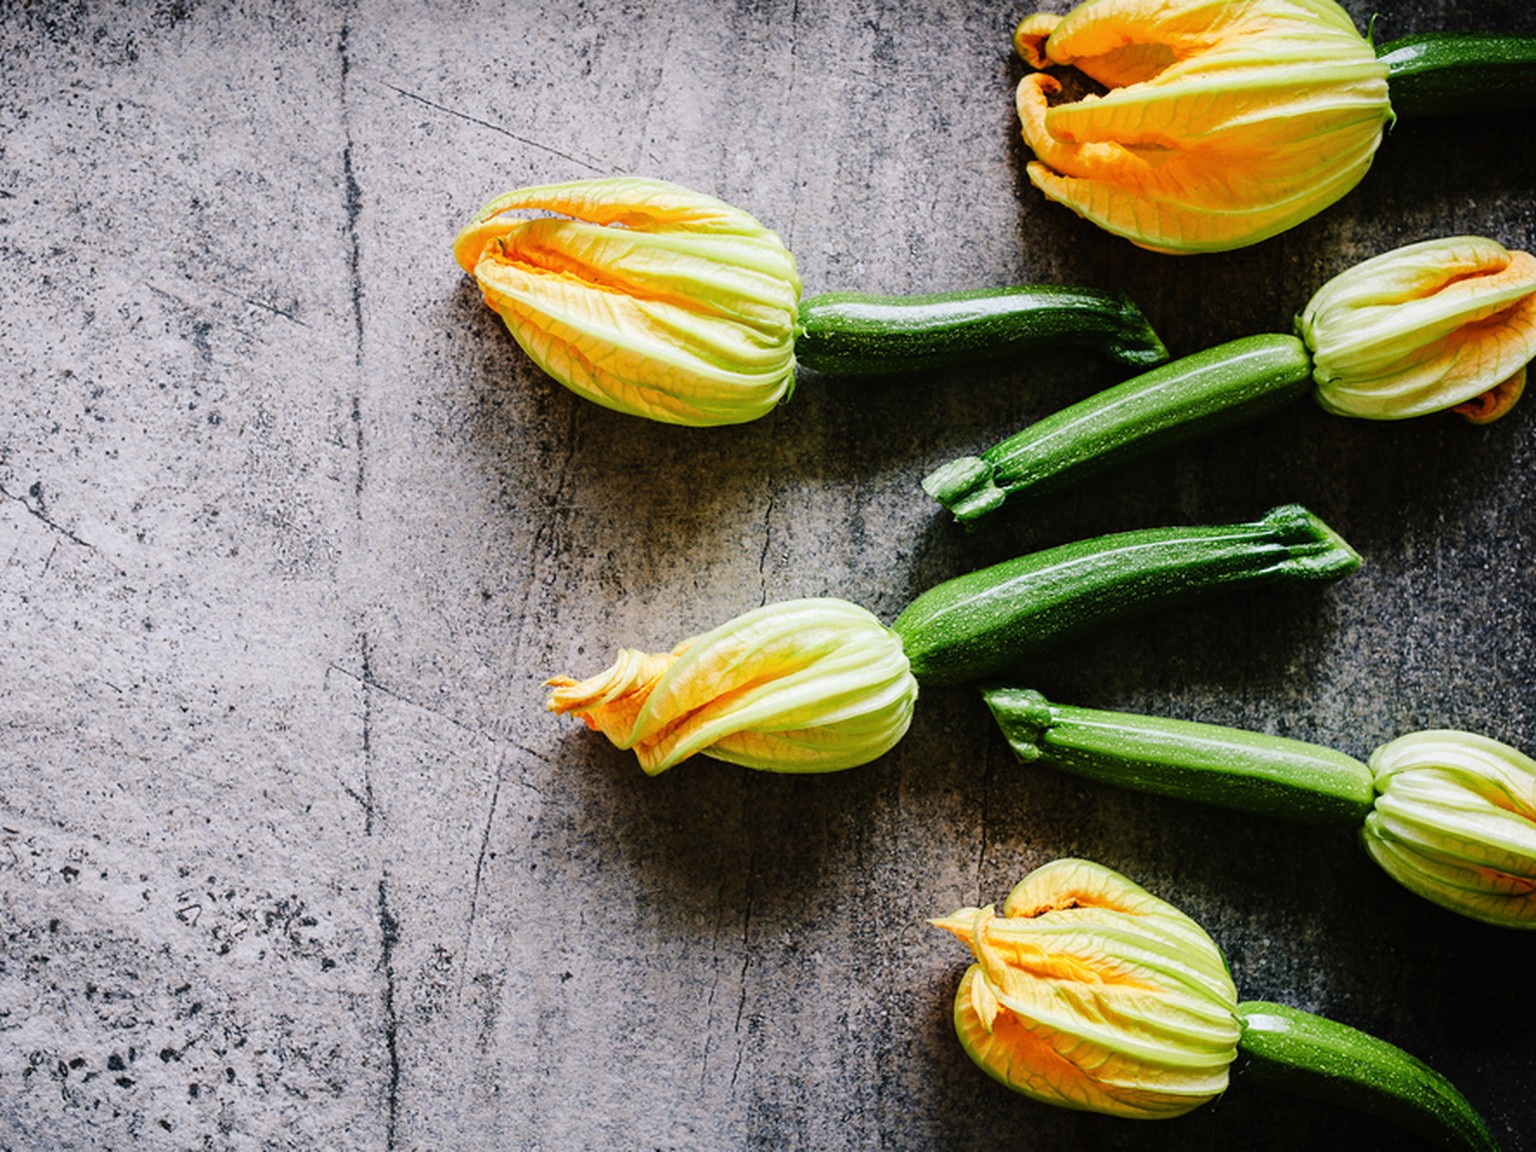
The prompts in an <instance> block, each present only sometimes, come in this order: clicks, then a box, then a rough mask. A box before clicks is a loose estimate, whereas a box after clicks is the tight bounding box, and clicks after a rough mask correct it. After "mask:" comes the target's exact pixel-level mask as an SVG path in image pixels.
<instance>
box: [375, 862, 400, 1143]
mask: <svg viewBox="0 0 1536 1152" xmlns="http://www.w3.org/2000/svg"><path fill="white" fill-rule="evenodd" d="M399 942H400V922H399V921H398V920H396V919H395V918H394V916H393V915H392V914H391V913H390V911H389V872H388V871H387V870H386V871H385V873H384V875H382V876H380V877H379V967H380V969H381V970H382V971H383V973H384V1047H385V1051H386V1052H387V1053H388V1055H389V1085H388V1091H387V1095H386V1098H385V1105H386V1110H385V1142H384V1146H385V1148H387V1149H393V1148H395V1147H396V1143H395V1135H396V1132H397V1130H398V1127H399V1119H400V1043H399V1041H400V1020H399V1017H398V1015H397V1014H396V1009H395V945H396V944H398V943H399Z"/></svg>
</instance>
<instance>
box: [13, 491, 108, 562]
mask: <svg viewBox="0 0 1536 1152" xmlns="http://www.w3.org/2000/svg"><path fill="white" fill-rule="evenodd" d="M31 495H32V498H33V499H34V500H36V501H37V506H36V507H33V505H32V503H31V501H29V500H28V499H27V498H26V497H25V496H18V495H16V494H15V493H14V492H12V491H10V490H9V489H8V488H6V486H5V485H4V484H0V496H3V497H5V499H7V500H14V501H15V502H16V503H18V504H20V505H21V506H22V507H23V508H25V509H26V510H27V512H28V513H30V514H31V516H32V518H33V519H34V520H37V521H39V522H40V523H42V524H44V525H46V526H47V527H48V528H49V529H51V530H52V531H54V532H57V533H58V534H59V535H60V536H62V537H64V539H66V540H68V541H69V542H70V543H71V544H78V545H80V547H82V548H89V549H90V550H91V551H92V552H94V551H95V550H96V545H94V544H92V543H91V542H90V541H89V540H82V539H80V537H78V536H76V535H75V534H74V533H73V532H71V531H70V530H69V529H68V528H66V527H64V525H62V524H60V523H58V522H57V521H56V520H54V519H53V518H52V517H51V516H49V515H48V513H47V512H45V511H44V510H43V507H42V503H43V500H42V485H41V483H38V484H34V485H32V488H31ZM48 560H49V563H52V561H53V555H52V554H51V553H50V554H49V556H48ZM44 570H45V571H46V568H45V569H44Z"/></svg>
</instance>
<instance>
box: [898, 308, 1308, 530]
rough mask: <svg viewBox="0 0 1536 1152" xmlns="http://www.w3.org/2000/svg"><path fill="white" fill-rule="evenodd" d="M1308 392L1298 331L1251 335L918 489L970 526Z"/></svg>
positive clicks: (1046, 423)
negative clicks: (1020, 499)
mask: <svg viewBox="0 0 1536 1152" xmlns="http://www.w3.org/2000/svg"><path fill="white" fill-rule="evenodd" d="M1311 389H1312V358H1311V356H1310V354H1309V353H1308V352H1307V348H1306V345H1305V344H1303V343H1302V342H1301V341H1300V340H1298V339H1297V338H1296V337H1294V336H1281V335H1265V336H1247V337H1244V338H1243V339H1241V340H1233V341H1230V342H1229V343H1226V344H1220V345H1218V346H1217V347H1215V348H1207V349H1205V350H1204V351H1202V352H1196V353H1194V354H1193V355H1191V356H1185V357H1183V358H1181V359H1179V360H1175V361H1173V362H1172V363H1171V364H1164V365H1163V366H1162V367H1159V368H1154V369H1152V370H1151V371H1150V372H1144V373H1142V374H1141V375H1139V376H1134V377H1132V378H1131V379H1129V380H1127V381H1125V382H1124V383H1121V384H1117V385H1115V386H1114V387H1112V388H1107V389H1105V390H1104V391H1102V392H1098V393H1095V394H1094V395H1092V396H1089V397H1087V398H1086V399H1083V400H1080V401H1078V402H1077V403H1076V404H1073V405H1070V406H1069V407H1067V408H1063V409H1062V410H1061V411H1059V412H1056V413H1054V414H1052V415H1050V416H1047V417H1045V418H1044V419H1043V420H1039V421H1036V422H1035V423H1034V424H1031V425H1029V426H1028V427H1027V428H1025V429H1023V430H1022V431H1020V432H1018V433H1016V434H1015V435H1013V436H1010V437H1009V438H1008V439H1006V440H1004V441H1002V442H1001V443H999V444H996V445H994V446H993V447H991V448H989V449H987V450H986V451H985V452H983V453H982V454H981V455H980V456H962V457H960V458H959V459H956V460H951V461H950V462H949V463H947V464H945V465H943V466H942V467H940V468H937V469H935V470H934V471H933V472H931V473H929V475H928V476H927V477H926V478H925V479H924V480H923V490H924V491H925V492H927V493H928V495H930V496H932V497H933V498H934V499H935V500H937V501H938V502H939V503H941V504H943V505H944V507H946V508H948V509H949V510H950V512H952V513H953V514H954V517H955V519H956V520H957V521H959V522H960V523H962V524H966V525H970V524H972V523H973V522H974V521H977V520H979V519H980V518H982V517H984V516H986V515H987V514H989V513H991V512H994V511H996V510H997V509H998V508H1000V507H1002V505H1003V502H1004V501H1005V500H1007V499H1008V498H1009V497H1010V496H1014V495H1016V494H1023V493H1026V492H1027V493H1031V494H1038V493H1043V492H1048V491H1050V490H1052V489H1055V488H1061V487H1065V486H1066V485H1068V484H1072V483H1076V482H1077V481H1078V480H1081V479H1083V478H1085V477H1087V476H1090V475H1092V474H1094V473H1096V472H1099V471H1102V470H1104V469H1107V468H1111V467H1114V466H1116V465H1119V464H1121V463H1123V462H1125V461H1126V460H1129V459H1132V458H1134V457H1136V456H1140V455H1142V454H1144V453H1148V452H1153V451H1156V450H1159V449H1162V448H1166V447H1169V446H1171V445H1173V444H1178V443H1181V442H1183V441H1185V440H1192V439H1195V438H1197V437H1201V436H1209V435H1211V434H1212V433H1215V432H1219V431H1221V430H1223V429H1226V428H1230V427H1234V426H1236V425H1239V424H1245V423H1247V422H1249V421H1251V420H1256V419H1258V418H1259V417H1260V416H1263V415H1265V414H1267V413H1269V412H1273V411H1275V410H1277V409H1279V408H1283V407H1284V406H1286V405H1287V404H1290V403H1292V402H1294V401H1295V400H1298V399H1300V398H1301V397H1302V396H1305V395H1306V394H1307V393H1308V392H1310V391H1311Z"/></svg>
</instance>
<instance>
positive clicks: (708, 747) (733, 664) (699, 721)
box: [549, 599, 917, 775]
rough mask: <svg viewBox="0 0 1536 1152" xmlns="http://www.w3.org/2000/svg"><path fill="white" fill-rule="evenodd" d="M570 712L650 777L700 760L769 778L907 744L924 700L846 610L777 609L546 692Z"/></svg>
mask: <svg viewBox="0 0 1536 1152" xmlns="http://www.w3.org/2000/svg"><path fill="white" fill-rule="evenodd" d="M549 686H550V687H552V688H553V689H554V691H553V692H552V693H551V694H550V698H549V708H550V711H552V712H559V713H567V712H573V713H575V714H576V715H577V716H580V717H581V718H582V719H583V720H585V721H586V722H587V725H588V726H589V727H591V728H594V729H597V730H598V731H600V732H602V733H603V734H604V735H605V736H607V737H608V739H609V740H611V741H612V742H613V743H614V744H615V745H616V746H617V747H619V748H633V749H634V751H635V754H636V756H638V757H639V759H640V766H641V767H642V768H644V769H645V771H646V772H648V773H650V774H651V775H655V774H657V773H658V772H662V771H664V770H665V769H667V768H670V767H672V766H673V765H674V764H677V763H678V762H680V761H682V760H684V759H686V758H688V757H689V756H692V755H694V754H696V753H703V754H704V755H706V756H712V757H714V758H715V759H716V760H725V761H729V762H730V763H733V764H741V765H744V766H746V767H748V768H762V769H766V770H768V771H772V772H834V771H837V770H839V769H843V768H853V767H856V766H857V765H860V764H865V763H868V762H869V761H871V760H873V759H875V758H876V757H878V756H880V755H882V754H884V753H885V752H887V751H889V750H890V749H891V748H892V747H894V746H895V744H896V742H897V741H898V740H900V739H901V737H902V736H903V735H904V734H905V733H906V730H907V725H908V724H910V723H911V721H912V709H913V705H914V704H915V703H916V701H917V681H916V680H915V679H914V678H913V676H912V673H911V670H910V665H909V664H908V661H907V657H906V655H905V654H904V653H903V652H902V646H901V640H900V639H899V638H898V637H897V636H896V634H895V633H893V632H892V631H891V630H890V629H888V628H886V627H885V626H884V625H882V624H881V623H880V621H878V620H877V619H875V617H874V616H872V615H871V614H870V613H869V612H867V611H865V610H864V609H863V608H860V607H858V606H857V605H854V604H850V603H848V602H847V601H845V600H833V599H814V600H790V601H785V602H783V603H779V604H770V605H768V606H766V607H763V608H758V609H756V610H755V611H752V612H748V613H746V614H745V615H742V616H738V617H737V618H736V619H734V620H731V621H730V622H728V623H726V624H724V625H722V626H721V627H719V628H716V629H714V630H713V631H712V632H706V633H704V635H702V636H695V637H694V638H693V639H691V640H685V641H683V643H681V644H679V645H678V646H677V647H676V648H674V649H673V650H672V651H671V652H669V653H663V654H659V655H646V654H644V653H641V652H635V651H632V650H624V651H621V652H620V653H619V658H618V661H617V662H616V663H615V664H614V666H613V667H612V668H610V669H609V670H608V671H606V672H603V673H600V674H598V675H596V676H593V677H591V678H589V679H586V680H582V681H580V682H578V681H576V680H573V679H571V678H570V677H565V676H561V677H556V678H554V679H552V680H550V681H549Z"/></svg>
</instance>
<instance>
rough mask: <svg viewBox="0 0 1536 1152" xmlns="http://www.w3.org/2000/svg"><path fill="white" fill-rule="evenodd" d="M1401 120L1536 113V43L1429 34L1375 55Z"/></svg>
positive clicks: (1473, 35) (1493, 36)
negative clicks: (1384, 69)
mask: <svg viewBox="0 0 1536 1152" xmlns="http://www.w3.org/2000/svg"><path fill="white" fill-rule="evenodd" d="M1376 56H1377V59H1379V60H1381V61H1383V62H1384V63H1385V64H1386V66H1387V92H1388V94H1389V95H1390V97H1391V100H1392V111H1393V112H1395V113H1396V114H1397V115H1399V116H1407V117H1419V116H1447V115H1451V114H1453V113H1463V112H1505V111H1512V110H1519V109H1528V108H1536V37H1530V36H1505V35H1502V34H1499V33H1486V32H1485V33H1477V32H1470V33H1467V32H1429V33H1424V34H1421V35H1417V36H1404V37H1403V38H1402V39H1401V40H1393V41H1391V42H1390V43H1387V44H1383V45H1381V46H1380V47H1378V48H1377V49H1376Z"/></svg>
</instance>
